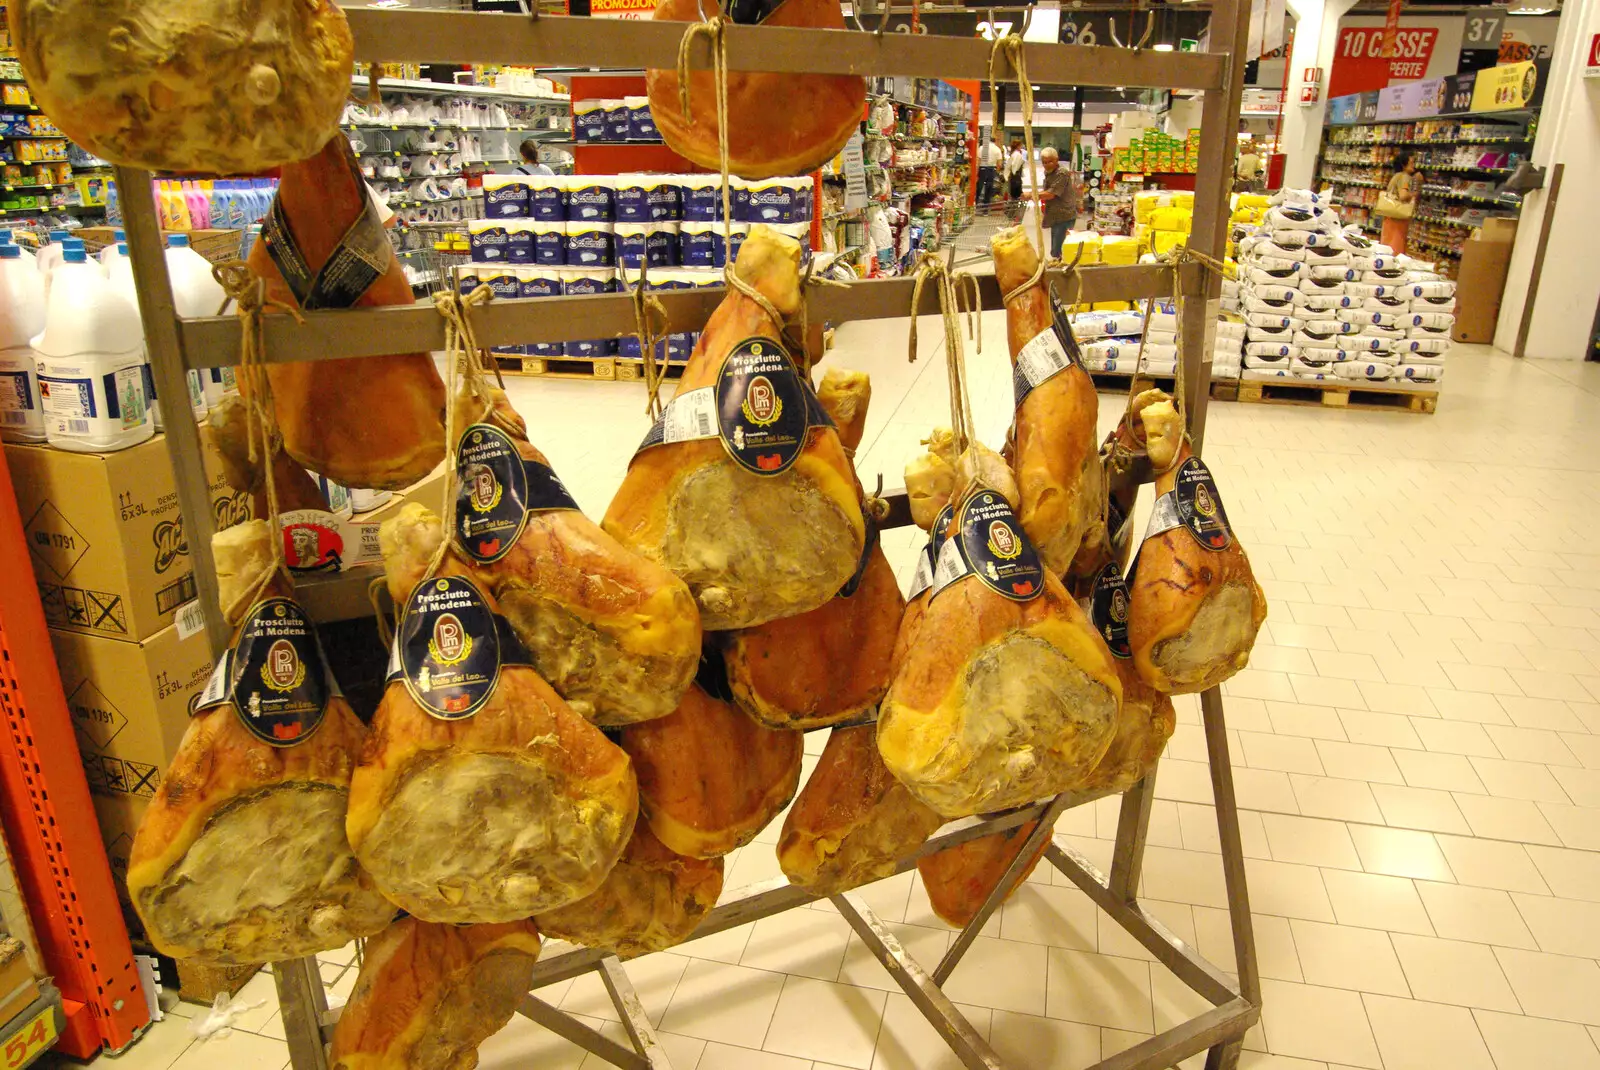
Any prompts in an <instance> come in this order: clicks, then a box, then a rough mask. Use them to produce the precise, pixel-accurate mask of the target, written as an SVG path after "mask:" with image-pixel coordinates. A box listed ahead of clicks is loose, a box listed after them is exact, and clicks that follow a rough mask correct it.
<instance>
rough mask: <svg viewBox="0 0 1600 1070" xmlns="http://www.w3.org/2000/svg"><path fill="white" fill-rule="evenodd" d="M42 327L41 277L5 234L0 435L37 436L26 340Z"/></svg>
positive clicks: (40, 426) (0, 289)
mask: <svg viewBox="0 0 1600 1070" xmlns="http://www.w3.org/2000/svg"><path fill="white" fill-rule="evenodd" d="M43 327H44V280H43V279H41V278H40V277H39V273H38V272H37V271H35V270H33V266H32V265H31V264H29V263H28V262H27V261H26V260H24V259H22V250H21V249H19V248H17V247H16V246H15V245H13V244H12V243H11V240H10V235H7V238H6V241H5V243H4V244H0V438H4V439H5V440H6V441H7V442H43V441H44V410H43V409H42V408H40V405H39V377H38V369H37V368H36V367H35V359H36V358H35V357H34V355H33V346H32V345H31V344H30V340H31V339H32V338H33V336H34V335H36V334H38V333H39V331H40V330H41V329H43Z"/></svg>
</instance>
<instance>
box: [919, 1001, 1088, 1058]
mask: <svg viewBox="0 0 1600 1070" xmlns="http://www.w3.org/2000/svg"><path fill="white" fill-rule="evenodd" d="M989 1045H990V1046H991V1047H992V1048H994V1050H995V1054H997V1055H999V1056H1000V1058H1001V1060H1002V1061H1003V1062H1004V1063H1005V1065H1007V1066H1018V1067H1021V1066H1048V1067H1052V1068H1053V1067H1061V1068H1062V1070H1077V1068H1079V1067H1085V1066H1092V1065H1093V1064H1094V1063H1096V1062H1098V1061H1099V1060H1100V1058H1101V1055H1100V1030H1099V1029H1097V1028H1096V1027H1094V1026H1092V1025H1083V1024H1080V1023H1078V1022H1063V1021H1060V1020H1058V1019H1054V1018H1038V1017H1035V1016H1033V1015H1028V1014H1015V1013H1013V1012H1011V1011H995V1012H994V1022H993V1024H992V1025H991V1026H990V1027H989ZM919 1070H920V1068H919Z"/></svg>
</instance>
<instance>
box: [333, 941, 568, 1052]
mask: <svg viewBox="0 0 1600 1070" xmlns="http://www.w3.org/2000/svg"><path fill="white" fill-rule="evenodd" d="M538 960H539V933H538V931H537V930H536V929H535V928H534V926H533V924H532V923H531V922H526V921H517V922H509V923H506V924H503V925H469V926H456V925H432V924H429V923H428V922H425V921H418V920H417V919H416V918H402V919H401V920H399V921H397V922H395V923H394V924H393V925H391V926H389V928H387V929H385V930H384V931H383V932H381V933H379V934H378V935H377V936H375V937H373V938H372V939H371V940H369V941H367V944H366V947H365V949H364V951H363V953H362V962H361V973H360V975H359V976H358V977H357V978H356V986H355V988H354V989H353V990H352V991H351V993H350V999H349V1001H348V1002H347V1003H346V1004H345V1006H344V1010H343V1011H342V1012H341V1013H340V1015H339V1024H338V1025H337V1026H335V1027H334V1032H333V1046H332V1048H331V1050H330V1051H329V1065H330V1067H331V1070H472V1067H475V1066H477V1065H478V1045H479V1044H482V1043H483V1042H484V1041H485V1040H487V1039H489V1037H491V1036H493V1035H494V1034H495V1033H498V1032H499V1031H500V1030H501V1029H503V1028H505V1026H506V1023H507V1022H509V1021H511V1016H512V1015H513V1014H515V1013H516V1008H517V1004H518V1003H520V1002H521V1001H522V998H523V997H524V996H526V995H527V993H528V986H529V985H530V984H531V983H532V982H533V967H534V964H535V963H536V962H538Z"/></svg>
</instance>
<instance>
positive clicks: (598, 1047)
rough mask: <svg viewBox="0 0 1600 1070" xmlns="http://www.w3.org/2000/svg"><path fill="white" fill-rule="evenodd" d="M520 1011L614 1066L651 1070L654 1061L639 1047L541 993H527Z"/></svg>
mask: <svg viewBox="0 0 1600 1070" xmlns="http://www.w3.org/2000/svg"><path fill="white" fill-rule="evenodd" d="M517 1013H518V1014H520V1015H522V1016H523V1017H524V1018H528V1019H530V1020H532V1021H534V1022H537V1023H538V1024H540V1025H542V1026H544V1027H545V1028H546V1029H548V1030H550V1032H552V1033H554V1034H555V1035H556V1036H558V1037H560V1038H562V1039H563V1040H570V1041H571V1042H572V1043H574V1044H576V1045H578V1047H580V1048H582V1049H583V1050H584V1051H592V1052H594V1053H595V1054H596V1055H598V1056H600V1058H602V1059H604V1060H605V1061H606V1062H608V1063H610V1064H611V1065H612V1066H620V1067H622V1068H623V1070H651V1066H650V1063H649V1062H647V1061H646V1060H645V1057H644V1056H642V1055H640V1054H639V1053H638V1052H636V1051H630V1050H629V1049H627V1048H624V1047H623V1046H622V1045H621V1044H618V1043H617V1042H616V1041H614V1040H612V1039H611V1038H610V1037H608V1036H605V1035H603V1034H601V1033H600V1032H599V1031H598V1030H595V1029H591V1028H590V1027H589V1026H587V1025H585V1024H584V1023H583V1022H580V1021H578V1020H577V1019H576V1018H574V1017H573V1016H572V1015H570V1014H568V1013H567V1012H566V1011H563V1010H558V1009H556V1008H555V1007H552V1006H550V1004H548V1003H546V1002H545V1001H544V1000H542V999H540V998H539V997H538V996H523V997H522V1002H521V1003H519V1004H517Z"/></svg>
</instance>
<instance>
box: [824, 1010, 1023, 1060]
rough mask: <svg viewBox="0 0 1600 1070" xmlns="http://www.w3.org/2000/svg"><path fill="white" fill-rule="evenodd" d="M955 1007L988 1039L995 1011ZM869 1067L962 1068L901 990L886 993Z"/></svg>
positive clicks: (979, 1033)
mask: <svg viewBox="0 0 1600 1070" xmlns="http://www.w3.org/2000/svg"><path fill="white" fill-rule="evenodd" d="M956 1010H958V1011H960V1012H961V1015H962V1017H964V1018H966V1019H967V1021H968V1022H969V1023H971V1025H972V1028H973V1029H974V1030H975V1031H976V1032H977V1034H978V1036H979V1037H981V1038H983V1039H984V1040H985V1041H988V1040H989V1036H990V1025H989V1022H990V1016H991V1015H993V1014H995V1013H996V1012H994V1011H991V1010H989V1008H987V1007H972V1006H966V1005H963V1004H959V1003H958V1004H956ZM999 1013H1006V1012H1003V1011H1002V1012H999ZM816 1065H817V1066H818V1067H821V1066H822V1065H823V1064H822V1063H817V1064H816ZM872 1070H962V1065H961V1060H960V1059H958V1058H957V1057H956V1055H955V1054H954V1053H953V1052H952V1051H951V1050H950V1045H949V1044H947V1043H945V1041H944V1039H943V1038H942V1037H941V1036H940V1035H939V1033H938V1032H937V1031H936V1030H935V1029H934V1027H933V1026H932V1025H930V1024H929V1023H928V1020H927V1019H926V1018H924V1017H923V1016H922V1012H921V1011H919V1010H917V1008H916V1006H915V1005H914V1004H913V1003H912V1002H911V1000H910V999H909V998H908V997H907V996H906V995H905V994H904V993H902V992H899V991H895V992H891V993H889V996H888V1002H887V1004H886V1005H885V1007H884V1012H883V1027H882V1029H880V1030H879V1032H878V1043H877V1049H876V1052H875V1054H874V1058H873V1062H872Z"/></svg>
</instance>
